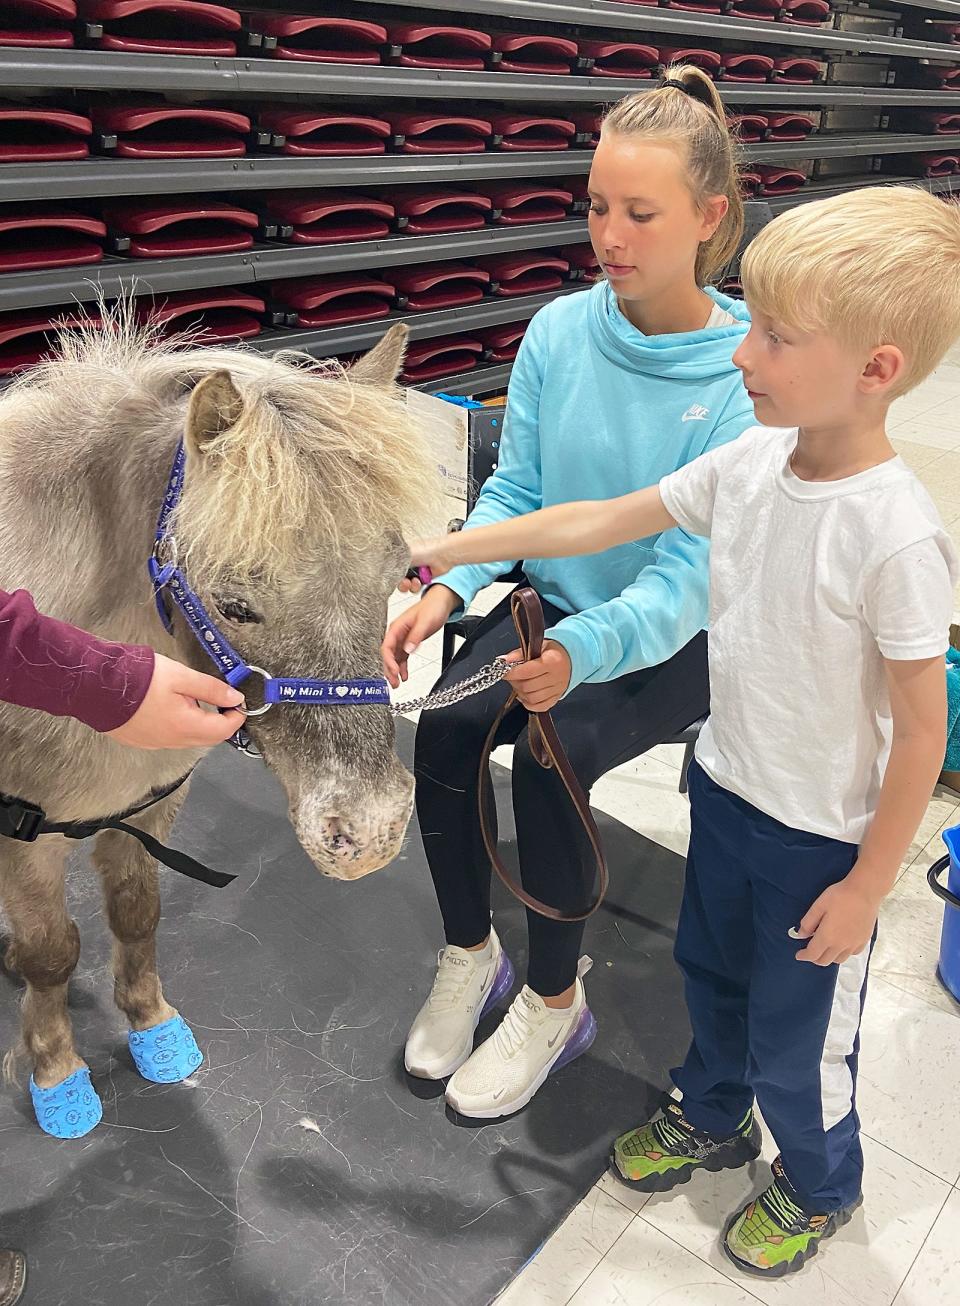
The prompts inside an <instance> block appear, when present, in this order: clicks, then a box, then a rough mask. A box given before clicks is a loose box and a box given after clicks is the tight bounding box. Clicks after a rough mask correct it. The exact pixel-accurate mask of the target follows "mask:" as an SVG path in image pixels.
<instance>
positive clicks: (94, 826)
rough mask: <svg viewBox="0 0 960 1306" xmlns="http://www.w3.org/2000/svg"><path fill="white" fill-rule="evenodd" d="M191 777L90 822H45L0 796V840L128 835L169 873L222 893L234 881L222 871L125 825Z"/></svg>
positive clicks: (29, 806)
mask: <svg viewBox="0 0 960 1306" xmlns="http://www.w3.org/2000/svg"><path fill="white" fill-rule="evenodd" d="M191 774H192V771H188V772H187V774H186V775H184V776H181V777H180V779H179V780H175V781H174V782H173V784H171V785H167V786H166V788H165V789H155V790H153V791H152V792H151V794H150V797H149V798H147V799H145V800H144V801H143V802H142V803H138V804H137V805H136V807H129V808H127V810H126V811H125V812H119V813H117V814H116V815H115V816H102V817H99V818H97V819H96V820H93V821H48V820H47V814H46V812H45V811H44V810H43V808H42V807H37V806H36V804H34V803H28V802H27V801H26V800H25V799H23V798H8V797H7V796H6V795H5V794H0V836H2V837H4V838H6V839H16V840H17V841H18V842H19V843H33V842H35V840H37V839H38V838H39V837H40V835H42V834H60V835H63V837H64V838H65V839H89V838H90V836H91V835H94V834H97V832H98V831H100V830H120V831H121V832H122V833H123V834H129V835H130V836H131V837H132V838H134V839H137V840H139V842H140V843H142V844H143V846H144V848H146V850H147V852H148V853H149V854H150V856H151V857H156V859H157V861H160V862H163V864H164V866H169V867H170V869H171V870H172V871H179V873H180V874H181V875H186V876H189V878H190V879H191V880H199V881H200V882H201V883H202V884H210V885H213V886H214V888H217V889H222V888H223V887H224V886H225V885H227V884H230V883H231V882H232V881H233V880H235V879H236V878H237V877H236V876H235V875H227V874H225V872H223V871H213V870H211V869H210V867H209V866H204V865H203V863H202V862H198V861H195V860H194V858H193V857H188V856H187V854H186V853H182V852H180V850H179V849H177V848H168V847H167V846H166V844H162V843H161V842H160V840H159V839H155V838H154V837H153V835H152V834H147V832H146V830H138V829H137V827H136V826H135V825H128V824H127V822H128V821H129V819H130V817H131V816H137V815H139V813H140V812H145V811H146V810H147V808H148V807H153V806H154V804H155V803H159V802H162V801H163V799H164V798H169V797H170V795H171V794H174V793H176V792H177V790H178V789H179V788H180V787H181V785H184V784H186V782H187V781H188V780H189V779H190V776H191Z"/></svg>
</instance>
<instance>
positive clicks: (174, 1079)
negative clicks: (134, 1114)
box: [127, 1016, 203, 1084]
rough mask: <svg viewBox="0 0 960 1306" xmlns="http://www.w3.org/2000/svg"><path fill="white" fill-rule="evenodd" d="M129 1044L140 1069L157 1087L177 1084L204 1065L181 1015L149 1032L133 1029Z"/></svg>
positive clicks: (135, 1062) (152, 1028) (190, 1031)
mask: <svg viewBox="0 0 960 1306" xmlns="http://www.w3.org/2000/svg"><path fill="white" fill-rule="evenodd" d="M127 1041H128V1042H129V1044H130V1055H131V1056H132V1057H133V1060H134V1064H135V1065H136V1067H137V1070H139V1072H140V1074H141V1075H142V1076H143V1077H144V1079H149V1080H150V1081H151V1082H152V1083H154V1084H178V1083H179V1082H180V1081H181V1079H186V1078H187V1077H188V1076H189V1075H192V1074H193V1072H194V1071H195V1070H197V1069H198V1068H199V1067H200V1066H201V1065H202V1064H203V1053H202V1052H201V1051H200V1049H199V1048H198V1047H197V1040H196V1039H195V1038H194V1037H193V1031H192V1030H191V1028H190V1026H189V1025H188V1024H187V1022H186V1021H185V1020H184V1018H183V1017H182V1016H172V1017H171V1018H170V1019H169V1020H165V1021H164V1022H163V1023H162V1024H161V1025H152V1026H151V1027H150V1028H149V1029H132V1030H131V1031H130V1033H129V1034H128V1035H127Z"/></svg>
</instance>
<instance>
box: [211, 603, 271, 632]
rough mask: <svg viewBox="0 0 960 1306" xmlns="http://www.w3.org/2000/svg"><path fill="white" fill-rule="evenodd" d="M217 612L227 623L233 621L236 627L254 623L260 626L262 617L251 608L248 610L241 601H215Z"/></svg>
mask: <svg viewBox="0 0 960 1306" xmlns="http://www.w3.org/2000/svg"><path fill="white" fill-rule="evenodd" d="M216 602H217V611H218V612H219V613H220V615H221V616H222V617H226V619H227V620H228V621H235V622H237V624H238V625H241V626H242V625H245V624H246V623H247V622H251V621H252V622H256V623H258V624H261V623H262V622H263V617H261V616H260V614H259V613H258V612H254V611H253V609H252V608H248V607H247V605H246V604H245V603H244V602H243V600H242V599H217V601H216Z"/></svg>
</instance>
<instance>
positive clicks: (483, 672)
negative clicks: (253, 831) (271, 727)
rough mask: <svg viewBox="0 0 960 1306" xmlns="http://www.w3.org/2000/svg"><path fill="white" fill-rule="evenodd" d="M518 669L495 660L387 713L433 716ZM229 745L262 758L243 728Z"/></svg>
mask: <svg viewBox="0 0 960 1306" xmlns="http://www.w3.org/2000/svg"><path fill="white" fill-rule="evenodd" d="M520 665H521V663H520V662H508V661H507V660H506V658H494V660H493V661H492V662H488V663H487V665H486V666H484V667H481V668H480V670H479V671H475V672H474V673H473V675H472V676H467V677H466V679H465V680H458V681H457V683H456V684H455V685H448V686H447V687H446V689H435V690H433V691H432V692H431V693H429V694H424V696H423V697H422V698H411V699H409V700H408V701H407V702H406V703H391V704H390V705H389V707H388V708H387V711H389V712H392V713H393V715H394V716H404V715H405V714H406V713H407V712H435V711H437V709H438V708H441V707H452V706H453V704H454V703H459V702H461V701H462V700H463V699H465V698H472V697H473V695H474V694H483V693H484V692H485V691H486V690H488V689H493V687H494V685H499V683H500V681H501V680H502V679H503V678H504V676H505V675H506V674H507V672H508V671H512V670H513V668H514V667H519V666H520ZM229 742H230V743H231V744H232V745H233V747H234V748H235V749H236V750H237V752H239V753H242V754H243V755H244V757H252V758H255V759H257V760H260V759H262V757H263V754H262V753H260V752H259V751H258V750H257V748H256V746H255V745H254V743H253V741H252V739H251V738H250V736H249V735H248V734H247V732H246V730H245V729H243V728H242V727H241V729H240V730H238V731H237V733H236V734H235V735H234V736H233V738H232V739H231V740H230V741H229Z"/></svg>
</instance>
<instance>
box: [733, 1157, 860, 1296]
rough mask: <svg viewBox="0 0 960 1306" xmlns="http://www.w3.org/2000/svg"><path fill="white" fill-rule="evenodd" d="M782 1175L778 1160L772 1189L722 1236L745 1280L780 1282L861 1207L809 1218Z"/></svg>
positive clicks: (767, 1190)
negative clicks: (755, 1276) (750, 1277)
mask: <svg viewBox="0 0 960 1306" xmlns="http://www.w3.org/2000/svg"><path fill="white" fill-rule="evenodd" d="M796 1196H797V1194H796V1191H795V1190H794V1188H793V1185H792V1184H791V1183H790V1180H789V1179H788V1178H787V1176H786V1175H785V1174H784V1172H783V1165H782V1163H781V1161H780V1158H779V1156H778V1157H777V1159H776V1160H775V1161H774V1163H773V1183H772V1184H771V1185H770V1187H769V1188H765V1189H764V1191H763V1192H762V1193H761V1194H760V1196H759V1197H755V1198H754V1199H753V1201H752V1202H748V1203H747V1205H746V1206H745V1207H743V1209H742V1210H740V1211H738V1212H737V1214H736V1215H735V1216H734V1217H733V1219H732V1220H731V1221H730V1223H729V1224H728V1225H727V1231H726V1233H725V1234H724V1236H723V1250H724V1251H725V1252H726V1253H727V1255H728V1256H729V1257H730V1259H731V1261H733V1263H734V1264H735V1265H736V1266H738V1267H739V1268H740V1269H741V1270H744V1271H746V1273H747V1274H759V1275H764V1276H765V1277H766V1278H770V1279H779V1278H782V1277H783V1275H785V1274H792V1273H793V1271H794V1270H799V1269H800V1267H801V1266H802V1265H803V1264H804V1262H805V1261H808V1260H809V1259H810V1257H811V1256H816V1254H817V1250H818V1248H819V1246H820V1244H821V1242H823V1240H824V1238H829V1237H830V1236H831V1235H832V1234H835V1233H836V1232H837V1230H838V1229H841V1228H843V1226H844V1225H845V1224H846V1223H847V1222H848V1221H849V1219H850V1217H851V1216H852V1215H853V1213H854V1211H855V1210H856V1209H857V1207H858V1206H859V1205H860V1203H861V1202H862V1201H863V1198H862V1197H858V1198H857V1200H856V1201H855V1202H854V1203H853V1205H852V1206H846V1207H843V1208H842V1209H841V1210H839V1211H830V1212H829V1213H828V1214H827V1215H808V1214H807V1212H806V1211H805V1210H804V1209H803V1208H802V1207H801V1206H800V1204H799V1203H798V1202H797V1200H796Z"/></svg>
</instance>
